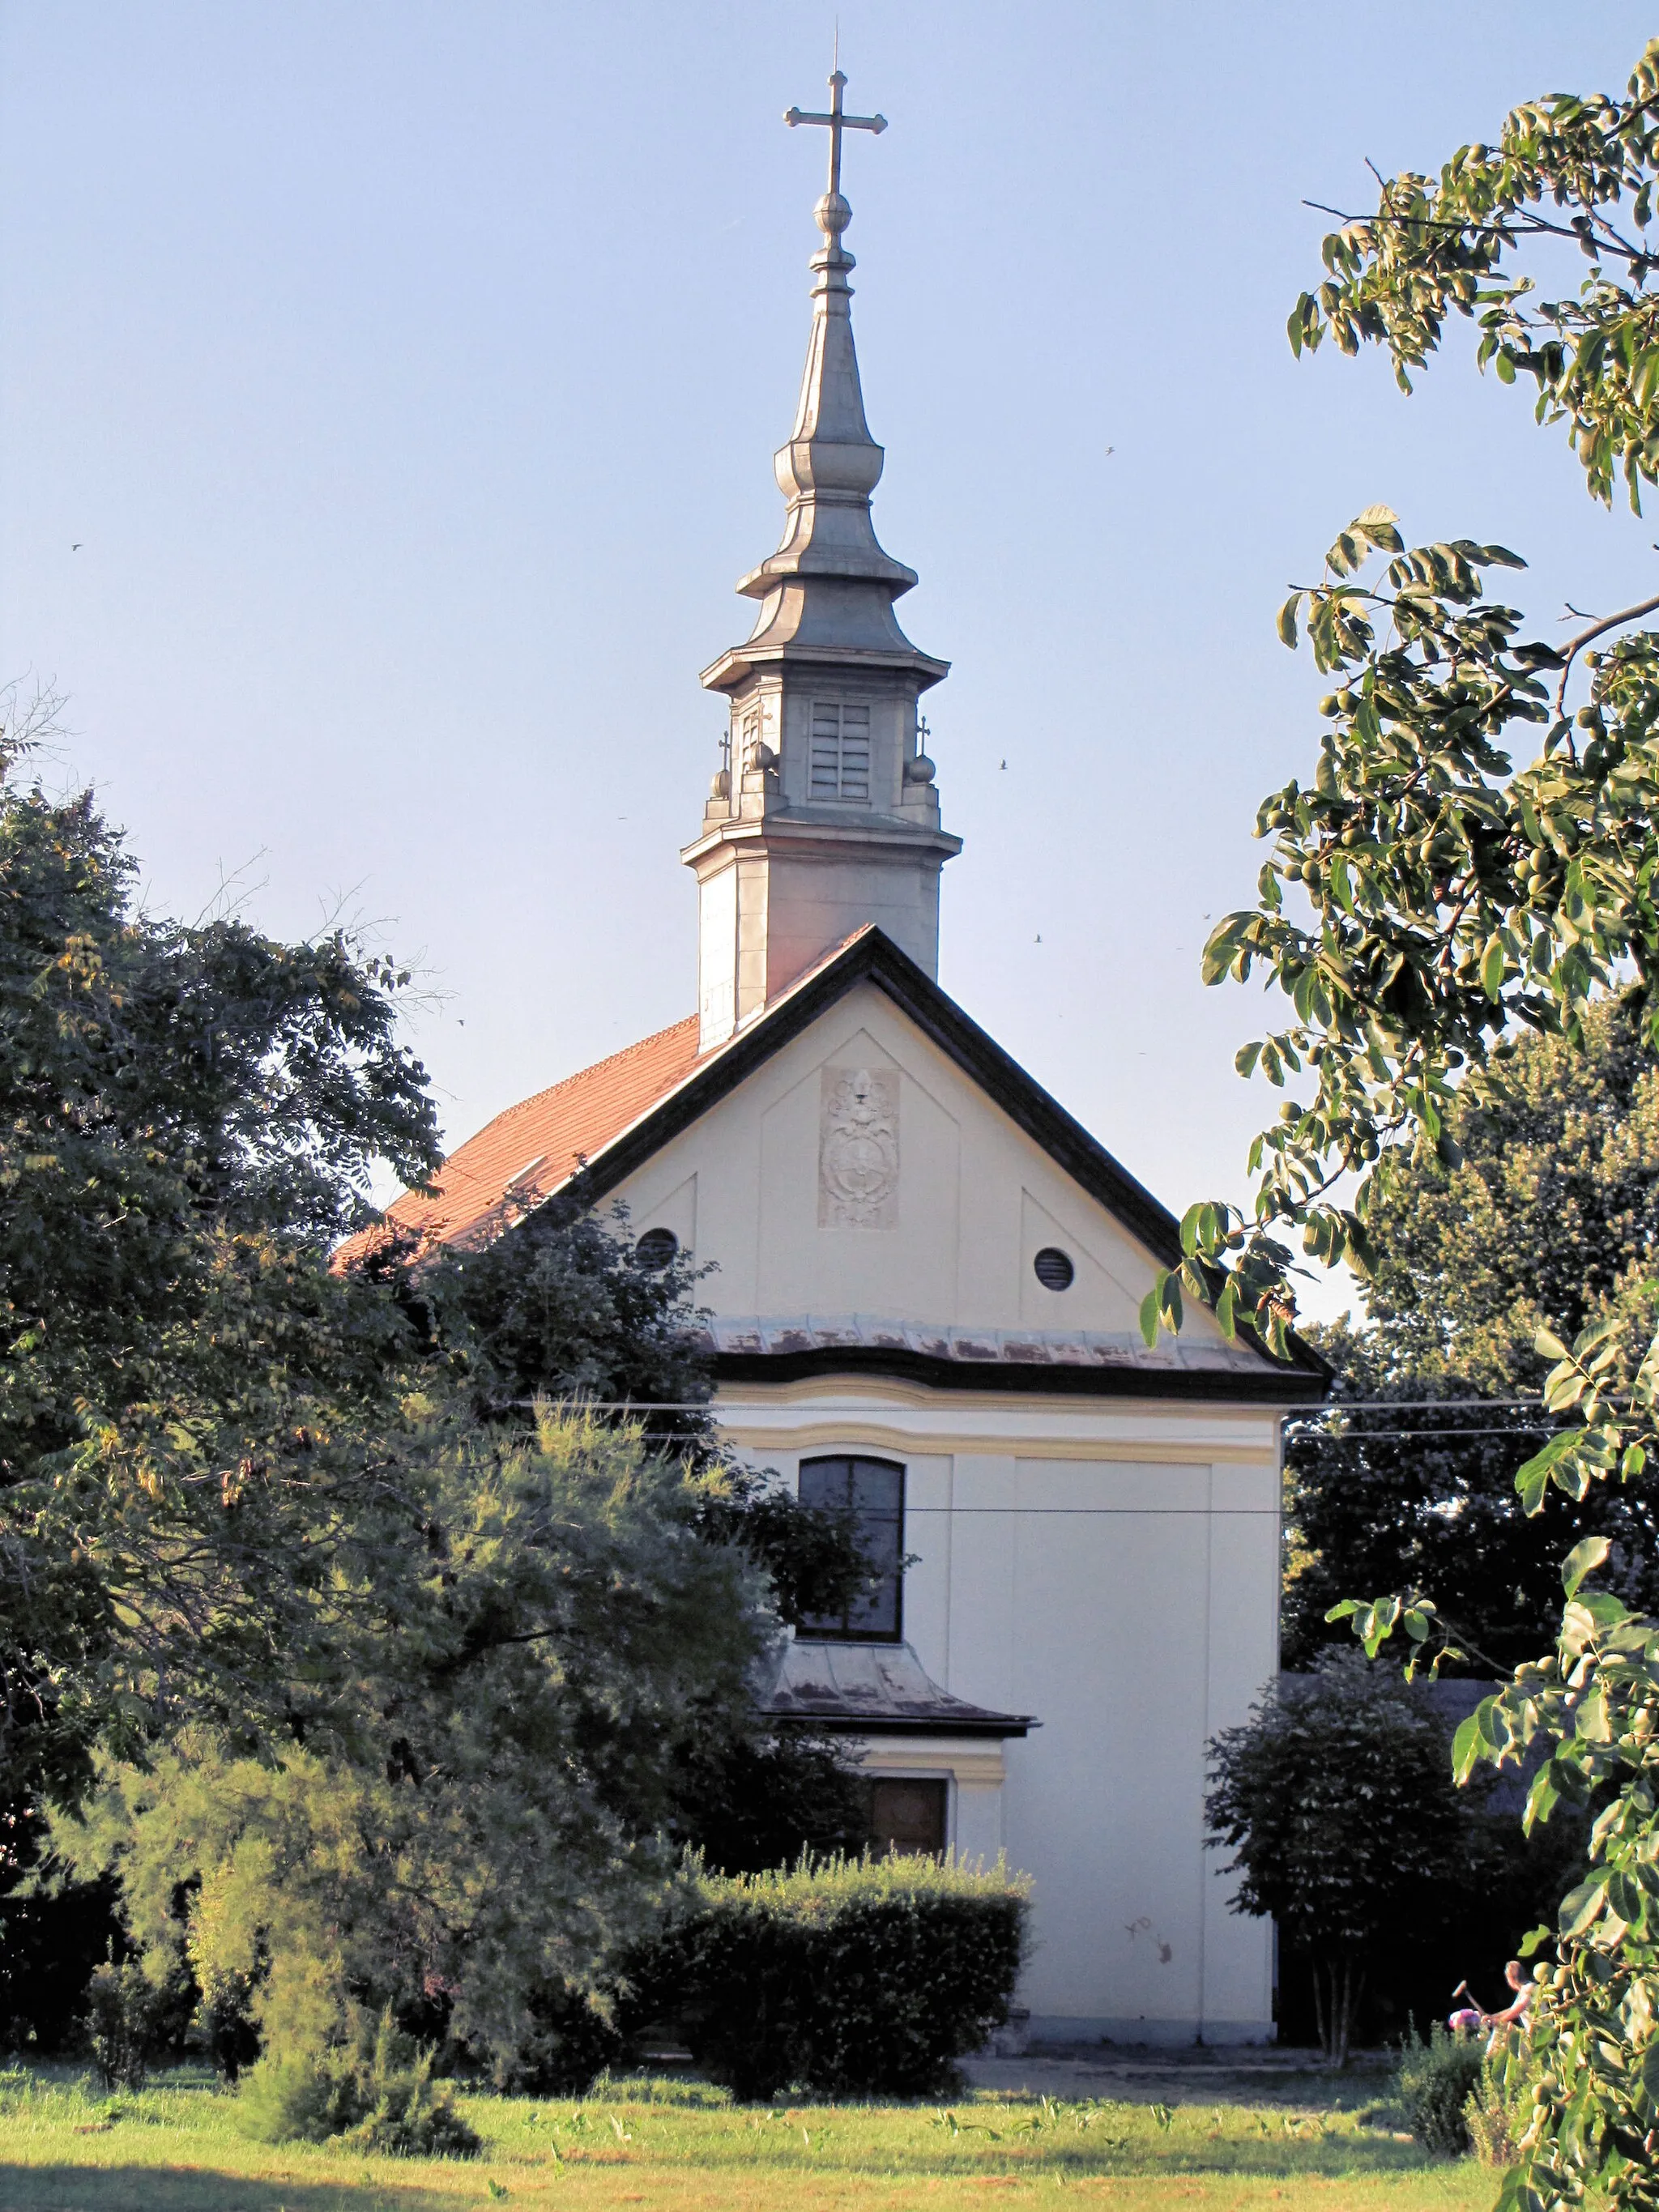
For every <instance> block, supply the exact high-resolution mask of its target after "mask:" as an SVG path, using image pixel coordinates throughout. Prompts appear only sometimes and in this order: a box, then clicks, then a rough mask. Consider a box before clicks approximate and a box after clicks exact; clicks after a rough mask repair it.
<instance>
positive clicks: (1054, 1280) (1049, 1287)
mask: <svg viewBox="0 0 1659 2212" xmlns="http://www.w3.org/2000/svg"><path fill="white" fill-rule="evenodd" d="M1031 1272H1032V1273H1034V1274H1035V1275H1036V1279H1037V1280H1038V1282H1040V1283H1041V1284H1042V1287H1043V1289H1044V1290H1045V1291H1069V1290H1070V1289H1071V1287H1072V1283H1073V1278H1074V1277H1075V1275H1076V1273H1077V1269H1076V1268H1075V1267H1073V1265H1072V1262H1071V1260H1070V1258H1069V1256H1068V1255H1066V1253H1064V1252H1062V1251H1061V1250H1060V1247H1059V1245H1058V1244H1045V1245H1044V1246H1043V1248H1042V1250H1041V1251H1040V1252H1039V1253H1038V1254H1037V1255H1036V1259H1035V1260H1033V1261H1032V1262H1031Z"/></svg>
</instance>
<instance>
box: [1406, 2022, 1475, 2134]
mask: <svg viewBox="0 0 1659 2212" xmlns="http://www.w3.org/2000/svg"><path fill="white" fill-rule="evenodd" d="M1485 2053H1486V2039H1485V2038H1484V2037H1483V2038H1481V2039H1480V2040H1479V2041H1477V2040H1476V2039H1474V2037H1473V2036H1470V2035H1466V2034H1456V2035H1454V2034H1453V2033H1452V2032H1451V2031H1450V2029H1449V2028H1444V2027H1441V2026H1440V2025H1439V2023H1438V2022H1436V2024H1435V2025H1434V2026H1433V2027H1431V2029H1430V2030H1429V2035H1428V2040H1427V2041H1426V2042H1425V2041H1424V2039H1423V2038H1422V2037H1421V2036H1420V2035H1419V2034H1418V2033H1417V2031H1416V2029H1415V2028H1413V2029H1412V2031H1411V2032H1410V2033H1409V2034H1408V2035H1407V2038H1406V2041H1405V2045H1404V2047H1403V2049H1402V2050H1401V2053H1400V2071H1399V2073H1398V2074H1397V2075H1395V2087H1396V2089H1397V2091H1398V2093H1399V2097H1400V2102H1401V2106H1403V2107H1404V2110H1405V2114H1406V2125H1407V2127H1408V2128H1409V2129H1410V2130H1411V2131H1412V2133H1413V2135H1414V2136H1416V2137H1417V2140H1418V2141H1419V2142H1420V2143H1421V2144H1422V2146H1423V2148H1424V2149H1425V2150H1427V2151H1432V2152H1433V2153H1434V2154H1435V2155H1436V2156H1437V2157H1438V2158H1462V2155H1463V2154H1464V2153H1465V2152H1466V2151H1467V2150H1468V2148H1469V2124H1468V2103H1469V2100H1470V2098H1471V2097H1472V2096H1473V2095H1474V2093H1475V2092H1476V2091H1477V2089H1478V2088H1479V2087H1480V2079H1481V2074H1482V2070H1483V2063H1484V2058H1485Z"/></svg>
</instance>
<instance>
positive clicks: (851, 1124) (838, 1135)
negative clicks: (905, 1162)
mask: <svg viewBox="0 0 1659 2212" xmlns="http://www.w3.org/2000/svg"><path fill="white" fill-rule="evenodd" d="M898 1181H899V1073H898V1070H897V1068H896V1067H857V1068H848V1067H826V1068H825V1069H824V1070H823V1109H822V1115H821V1118H820V1121H819V1124H818V1227H819V1228H820V1229H896V1228H897V1227H898Z"/></svg>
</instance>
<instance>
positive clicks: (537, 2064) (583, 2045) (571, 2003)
mask: <svg viewBox="0 0 1659 2212" xmlns="http://www.w3.org/2000/svg"><path fill="white" fill-rule="evenodd" d="M526 2014H527V2015H528V2018H529V2021H530V2026H529V2027H528V2029H527V2031H526V2033H524V2034H523V2035H522V2036H521V2037H520V2042H519V2047H518V2051H517V2053H516V2055H515V2057H514V2058H513V2061H512V2062H511V2063H498V2064H497V2065H496V2067H495V2086H496V2087H497V2088H499V2089H505V2090H507V2091H509V2092H510V2093H512V2094H513V2095H514V2096H520V2097H580V2095H581V2093H582V2092H583V2091H584V2090H585V2089H586V2087H587V2086H588V2084H589V2082H590V2081H592V2080H593V2078H594V2076H595V2075H599V2074H603V2073H604V2072H605V2071H606V2070H607V2069H609V2068H611V2067H613V2066H617V2065H619V2064H620V2063H622V2061H623V2058H624V2057H625V2056H626V2055H627V2050H628V2045H627V2040H626V2039H625V2038H624V2037H623V2033H622V2032H621V2030H620V2029H619V2028H618V2027H617V2024H616V2022H615V2021H614V2019H612V2018H611V2015H610V2014H609V2013H608V2012H607V2011H602V2010H601V2009H600V2008H599V2006H598V2005H597V2004H595V2003H594V2002H593V2001H592V1998H591V1997H589V1996H588V1995H587V1994H586V1991H584V1990H578V1989H572V1988H570V1987H568V1985H565V1984H556V1985H554V1986H553V1987H551V1988H548V1989H544V1990H538V1991H537V1992H536V1993H535V1994H534V1995H533V1996H532V1997H531V1998H530V2000H529V2002H528V2003H527V2005H526Z"/></svg>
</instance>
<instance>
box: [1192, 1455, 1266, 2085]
mask: <svg viewBox="0 0 1659 2212" xmlns="http://www.w3.org/2000/svg"><path fill="white" fill-rule="evenodd" d="M1210 1479H1211V1515H1210V1528H1209V1539H1210V1541H1209V1572H1208V1581H1209V1593H1208V1605H1207V1621H1208V1626H1207V1646H1208V1649H1207V1655H1206V1656H1207V1667H1206V1703H1205V1726H1204V1738H1205V1741H1206V1742H1207V1741H1209V1740H1210V1738H1211V1737H1212V1736H1214V1735H1218V1733H1219V1732H1220V1731H1221V1730H1222V1729H1230V1728H1237V1727H1239V1726H1240V1725H1241V1724H1242V1723H1244V1722H1245V1721H1247V1720H1248V1719H1249V1717H1250V1707H1251V1706H1252V1705H1254V1704H1255V1702H1256V1700H1257V1699H1259V1698H1260V1697H1261V1692H1262V1691H1263V1690H1264V1689H1265V1688H1266V1687H1267V1685H1268V1683H1269V1682H1270V1681H1272V1680H1273V1676H1274V1674H1275V1673H1276V1672H1277V1670H1278V1666H1279V1643H1278V1609H1277V1604H1276V1593H1277V1591H1278V1588H1279V1565H1280V1563H1279V1469H1278V1467H1277V1465H1276V1464H1275V1465H1273V1466H1270V1467H1261V1466H1254V1467H1249V1466H1240V1467H1225V1466H1222V1467H1216V1468H1212V1470H1211V1478H1210ZM1203 1856H1204V1859H1205V1861H1206V1863H1205V1866H1204V1868H1203V1870H1202V1872H1201V1874H1200V1876H1199V1879H1200V1883H1201V1885H1202V1893H1201V1900H1200V1932H1201V1941H1202V1942H1203V1947H1204V1966H1203V1974H1202V1978H1201V1981H1202V1998H1201V2002H1202V2023H1201V2032H1202V2033H1205V2034H1206V2036H1207V2037H1208V2038H1209V2039H1211V2040H1212V2041H1215V2042H1224V2041H1229V2040H1231V2041H1237V2040H1240V2039H1245V2038H1247V2037H1248V2038H1249V2039H1259V2040H1261V2041H1267V2040H1270V2039H1272V2034H1273V2028H1272V2021H1273V1923H1272V1922H1271V1921H1268V1920H1256V1919H1251V1918H1248V1917H1245V1916H1244V1915H1243V1914H1240V1913H1236V1912H1232V1911H1229V1909H1228V1899H1230V1898H1231V1896H1232V1894H1233V1890H1234V1887H1235V1884H1236V1881H1237V1876H1236V1875H1229V1874H1228V1873H1227V1872H1226V1871H1225V1868H1226V1854H1225V1851H1206V1853H1204V1855H1203Z"/></svg>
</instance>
